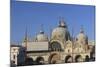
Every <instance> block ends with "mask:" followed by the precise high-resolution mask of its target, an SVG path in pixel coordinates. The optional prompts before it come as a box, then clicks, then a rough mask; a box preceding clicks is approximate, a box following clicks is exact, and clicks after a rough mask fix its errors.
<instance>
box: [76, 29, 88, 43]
mask: <svg viewBox="0 0 100 67" xmlns="http://www.w3.org/2000/svg"><path fill="white" fill-rule="evenodd" d="M77 41H78V42H80V43H84V44H85V43H86V41H88V37H87V36H86V35H85V34H84V30H83V28H81V30H80V33H79V34H78V35H77Z"/></svg>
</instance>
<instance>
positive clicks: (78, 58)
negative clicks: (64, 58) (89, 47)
mask: <svg viewBox="0 0 100 67" xmlns="http://www.w3.org/2000/svg"><path fill="white" fill-rule="evenodd" d="M82 61H83V59H82V56H81V55H76V56H75V62H82Z"/></svg>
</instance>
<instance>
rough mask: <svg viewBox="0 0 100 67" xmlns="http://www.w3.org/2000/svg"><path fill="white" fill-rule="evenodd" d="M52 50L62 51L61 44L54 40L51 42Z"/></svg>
mask: <svg viewBox="0 0 100 67" xmlns="http://www.w3.org/2000/svg"><path fill="white" fill-rule="evenodd" d="M51 50H53V51H61V50H62V48H61V44H60V43H58V42H52V43H51Z"/></svg>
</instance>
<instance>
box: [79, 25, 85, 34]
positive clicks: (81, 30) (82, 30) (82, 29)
mask: <svg viewBox="0 0 100 67" xmlns="http://www.w3.org/2000/svg"><path fill="white" fill-rule="evenodd" d="M80 33H84V28H83V25H81V29H80Z"/></svg>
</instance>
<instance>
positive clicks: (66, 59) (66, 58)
mask: <svg viewBox="0 0 100 67" xmlns="http://www.w3.org/2000/svg"><path fill="white" fill-rule="evenodd" d="M71 62H72V57H71V56H70V55H68V56H66V57H65V63H71Z"/></svg>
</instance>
